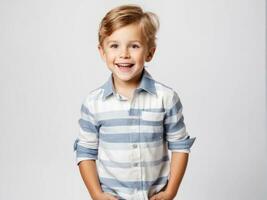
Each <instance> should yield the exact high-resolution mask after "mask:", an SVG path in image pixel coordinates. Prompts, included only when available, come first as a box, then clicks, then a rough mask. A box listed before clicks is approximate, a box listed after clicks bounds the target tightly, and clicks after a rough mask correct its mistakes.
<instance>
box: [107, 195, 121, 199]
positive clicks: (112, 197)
mask: <svg viewBox="0 0 267 200" xmlns="http://www.w3.org/2000/svg"><path fill="white" fill-rule="evenodd" d="M107 196H108V200H118V198H116V197H114V196H112V195H110V194H107Z"/></svg>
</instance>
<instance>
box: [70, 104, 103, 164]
mask: <svg viewBox="0 0 267 200" xmlns="http://www.w3.org/2000/svg"><path fill="white" fill-rule="evenodd" d="M80 112H81V117H80V119H79V120H78V123H79V135H78V137H77V138H76V140H75V142H74V145H73V150H74V151H76V164H77V165H79V163H80V162H81V161H82V160H96V159H97V156H98V130H99V126H98V124H97V121H96V120H95V118H94V115H93V113H92V112H91V111H90V110H89V106H88V105H87V102H86V100H85V101H84V102H83V103H82V106H81V109H80Z"/></svg>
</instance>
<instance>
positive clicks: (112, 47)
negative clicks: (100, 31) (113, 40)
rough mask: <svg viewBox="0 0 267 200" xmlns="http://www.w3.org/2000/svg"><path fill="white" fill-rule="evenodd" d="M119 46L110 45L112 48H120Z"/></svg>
mask: <svg viewBox="0 0 267 200" xmlns="http://www.w3.org/2000/svg"><path fill="white" fill-rule="evenodd" d="M118 46H119V45H117V44H112V45H110V48H118Z"/></svg>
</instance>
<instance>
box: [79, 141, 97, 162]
mask: <svg viewBox="0 0 267 200" xmlns="http://www.w3.org/2000/svg"><path fill="white" fill-rule="evenodd" d="M76 155H77V157H88V158H94V159H96V158H97V155H98V149H90V148H86V147H83V146H81V145H79V144H77V145H76Z"/></svg>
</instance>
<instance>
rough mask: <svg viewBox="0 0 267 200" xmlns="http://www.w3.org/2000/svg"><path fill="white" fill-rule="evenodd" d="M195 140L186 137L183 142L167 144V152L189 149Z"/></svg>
mask: <svg viewBox="0 0 267 200" xmlns="http://www.w3.org/2000/svg"><path fill="white" fill-rule="evenodd" d="M195 139H196V138H190V136H187V138H186V139H184V140H177V141H175V142H168V148H169V150H181V149H188V150H189V149H190V148H191V146H192V145H193V143H194V141H195Z"/></svg>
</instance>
